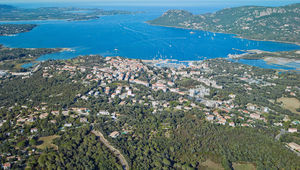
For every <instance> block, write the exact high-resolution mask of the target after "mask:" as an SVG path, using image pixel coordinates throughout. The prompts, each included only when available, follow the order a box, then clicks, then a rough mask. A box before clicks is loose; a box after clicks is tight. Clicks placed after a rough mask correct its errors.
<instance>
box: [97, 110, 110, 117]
mask: <svg viewBox="0 0 300 170" xmlns="http://www.w3.org/2000/svg"><path fill="white" fill-rule="evenodd" d="M97 115H105V116H108V115H110V113H109V112H108V111H106V110H100V111H99V112H98V114H97Z"/></svg>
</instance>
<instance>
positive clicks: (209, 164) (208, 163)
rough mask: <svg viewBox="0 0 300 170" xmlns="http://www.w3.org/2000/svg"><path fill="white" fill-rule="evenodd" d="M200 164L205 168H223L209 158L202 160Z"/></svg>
mask: <svg viewBox="0 0 300 170" xmlns="http://www.w3.org/2000/svg"><path fill="white" fill-rule="evenodd" d="M201 166H203V167H205V169H206V170H224V168H223V167H222V165H221V164H218V163H215V162H213V161H211V160H210V159H207V160H206V161H205V162H203V163H202V164H201Z"/></svg>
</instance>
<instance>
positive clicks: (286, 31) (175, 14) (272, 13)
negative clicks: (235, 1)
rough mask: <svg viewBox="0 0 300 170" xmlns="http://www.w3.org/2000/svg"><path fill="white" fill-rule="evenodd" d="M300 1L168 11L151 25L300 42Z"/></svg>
mask: <svg viewBox="0 0 300 170" xmlns="http://www.w3.org/2000/svg"><path fill="white" fill-rule="evenodd" d="M299 9H300V3H297V4H292V5H287V6H281V7H262V6H243V7H236V8H228V9H223V10H220V11H217V12H215V13H208V14H202V15H193V14H192V13H190V12H188V11H184V10H169V11H167V12H166V13H164V14H163V15H162V16H161V17H159V18H156V19H154V20H152V21H148V23H149V24H152V25H159V26H168V27H179V28H186V29H195V30H204V31H211V32H219V33H229V34H236V35H237V36H238V37H242V38H247V39H254V40H262V41H277V42H287V43H294V44H300V32H299V30H300V18H299V16H300V10H299Z"/></svg>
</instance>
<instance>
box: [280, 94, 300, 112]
mask: <svg viewBox="0 0 300 170" xmlns="http://www.w3.org/2000/svg"><path fill="white" fill-rule="evenodd" d="M277 101H278V102H282V107H284V108H286V109H288V110H290V111H291V112H293V113H296V114H300V112H297V111H296V109H297V108H300V101H299V100H298V99H296V98H286V97H282V98H280V99H278V100H277Z"/></svg>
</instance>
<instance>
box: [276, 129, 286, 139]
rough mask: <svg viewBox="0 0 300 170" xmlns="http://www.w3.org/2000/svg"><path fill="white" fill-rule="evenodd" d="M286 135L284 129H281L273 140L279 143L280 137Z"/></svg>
mask: <svg viewBox="0 0 300 170" xmlns="http://www.w3.org/2000/svg"><path fill="white" fill-rule="evenodd" d="M286 133H287V131H285V130H284V129H281V130H280V133H279V134H278V135H276V137H275V139H276V140H278V141H279V139H280V137H281V135H284V134H286Z"/></svg>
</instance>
